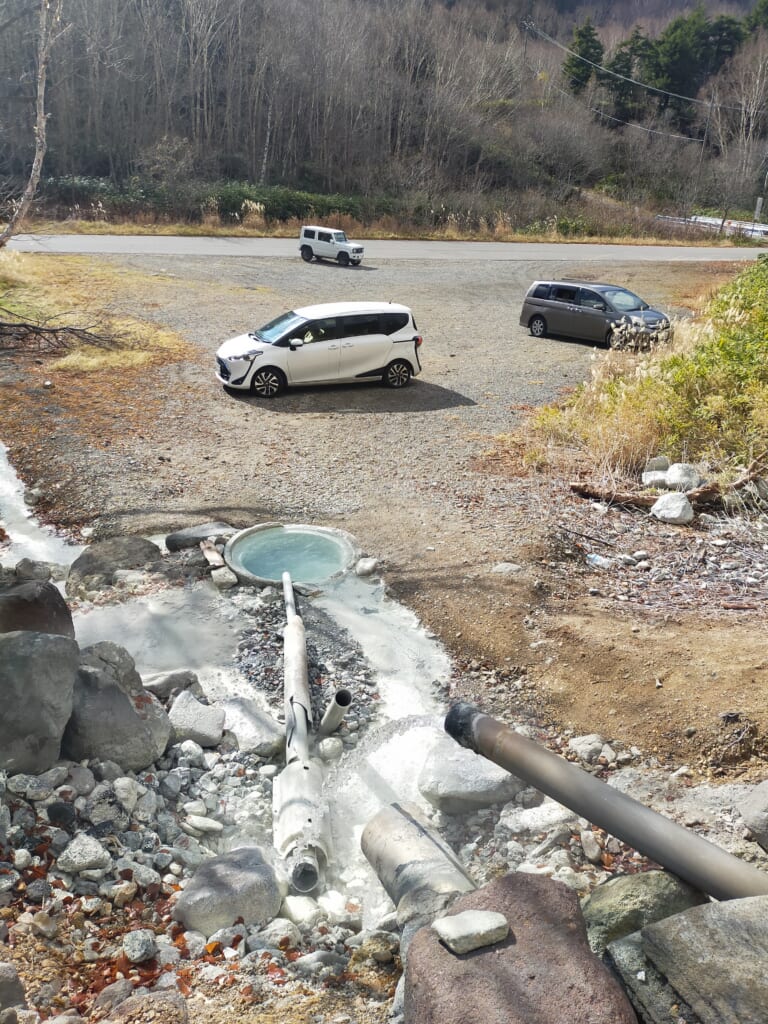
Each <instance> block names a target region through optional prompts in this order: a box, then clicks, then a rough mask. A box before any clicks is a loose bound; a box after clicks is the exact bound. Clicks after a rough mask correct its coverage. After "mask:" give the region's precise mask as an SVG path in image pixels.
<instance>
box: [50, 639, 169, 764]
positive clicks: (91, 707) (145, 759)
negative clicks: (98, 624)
mask: <svg viewBox="0 0 768 1024" xmlns="http://www.w3.org/2000/svg"><path fill="white" fill-rule="evenodd" d="M170 734H171V724H170V721H169V718H168V715H167V714H166V713H165V711H164V710H163V708H162V707H161V706H160V703H159V701H158V700H157V698H156V697H155V696H154V695H153V694H151V693H149V692H148V691H146V690H145V689H144V687H143V686H142V683H141V678H140V676H139V674H138V672H137V671H136V667H135V665H134V662H133V658H132V657H131V656H130V654H129V653H128V652H127V651H126V650H125V649H124V648H122V647H118V646H117V645H116V644H112V643H99V644H95V645H94V646H93V647H88V648H86V649H85V650H84V651H83V653H82V661H81V665H80V671H79V672H78V674H77V680H76V682H75V688H74V705H73V709H72V717H71V718H70V720H69V723H68V725H67V729H66V732H65V734H64V739H63V743H62V753H63V754H64V756H65V757H68V758H69V759H70V760H72V761H83V760H86V759H90V758H109V759H110V760H113V761H116V762H117V763H118V764H119V765H120V767H121V769H122V770H123V771H125V770H126V769H128V770H131V771H140V770H141V769H142V768H146V767H147V766H148V765H150V764H152V762H153V761H156V760H157V759H158V758H159V757H160V756H161V755H162V754H163V753H164V752H165V748H166V746H167V745H168V740H169V738H170ZM122 773H123V772H122V771H121V773H120V774H122Z"/></svg>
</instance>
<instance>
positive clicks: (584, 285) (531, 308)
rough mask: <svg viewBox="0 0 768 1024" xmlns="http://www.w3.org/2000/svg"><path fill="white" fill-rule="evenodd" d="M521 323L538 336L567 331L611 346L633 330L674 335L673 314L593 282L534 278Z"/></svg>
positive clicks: (659, 335) (611, 286) (662, 336)
mask: <svg viewBox="0 0 768 1024" xmlns="http://www.w3.org/2000/svg"><path fill="white" fill-rule="evenodd" d="M520 325H521V326H522V327H527V328H528V330H529V331H530V332H531V334H532V335H533V336H534V338H545V337H546V336H547V335H550V334H552V335H561V336H563V337H566V338H579V339H581V340H583V341H594V342H597V343H598V344H604V345H611V344H613V343H614V342H615V341H617V340H618V338H619V337H620V336H621V334H622V332H626V331H629V332H631V333H632V334H634V335H641V336H653V337H656V338H659V339H660V340H664V339H665V337H668V336H669V333H670V323H669V317H667V316H666V315H665V314H664V313H661V312H659V310H658V309H651V307H650V306H649V305H648V303H647V302H643V300H642V299H641V298H639V296H637V295H635V294H634V293H633V292H630V291H628V290H627V289H626V288H622V287H621V286H620V285H615V284H602V283H597V282H593V281H534V282H533V284H532V285H531V287H530V288H529V289H528V294H527V295H526V296H525V301H524V302H523V308H522V311H521V313H520Z"/></svg>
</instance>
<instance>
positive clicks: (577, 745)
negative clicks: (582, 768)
mask: <svg viewBox="0 0 768 1024" xmlns="http://www.w3.org/2000/svg"><path fill="white" fill-rule="evenodd" d="M604 744H605V740H604V739H603V737H602V736H599V735H598V734H597V733H595V732H593V733H589V734H588V735H587V736H573V737H572V738H571V739H570V740H568V749H569V750H570V751H572V752H573V753H574V754H575V755H576V756H577V757H578V758H579V760H580V761H585V762H586V763H587V764H594V763H595V761H596V760H597V759H598V757H600V754H601V753H602V750H603V745H604Z"/></svg>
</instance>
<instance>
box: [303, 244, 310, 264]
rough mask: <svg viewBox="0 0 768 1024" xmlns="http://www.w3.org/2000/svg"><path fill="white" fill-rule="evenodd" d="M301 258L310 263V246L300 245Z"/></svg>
mask: <svg viewBox="0 0 768 1024" xmlns="http://www.w3.org/2000/svg"><path fill="white" fill-rule="evenodd" d="M301 258H302V259H303V260H304V262H305V263H311V262H312V249H311V247H310V246H308V245H302V247H301Z"/></svg>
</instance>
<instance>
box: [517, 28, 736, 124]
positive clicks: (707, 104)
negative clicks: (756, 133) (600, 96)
mask: <svg viewBox="0 0 768 1024" xmlns="http://www.w3.org/2000/svg"><path fill="white" fill-rule="evenodd" d="M523 28H524V29H525V30H526V31H530V32H533V33H534V35H537V36H539V38H541V39H545V40H546V41H547V42H548V43H552V45H553V46H556V47H557V48H558V49H560V50H562V51H563V53H567V54H568V55H569V56H570V57H575V58H576V60H580V61H582V62H583V63H584V64H589V66H590V67H591V68H594V69H595V71H599V72H600V73H601V74H603V75H608V76H609V77H611V78H618V79H619V81H621V82H628V83H629V84H630V85H636V86H638V87H639V88H640V89H646V90H647V91H648V92H654V93H657V94H658V95H659V96H669V97H670V98H671V99H675V100H685V102H686V103H697V104H699V105H700V106H703V107H710V108H711V107H712V106H713V104H712V103H711V102H710V101H709V100H700V99H698V98H696V97H695V96H681V95H680V93H677V92H669V90H667V89H659V88H657V86H655V85H648V84H647V83H646V82H638V81H637V79H636V78H629V77H627V75H620V74H619V73H618V71H612V70H611V69H610V68H606V67H604V65H602V64H595V62H594V61H591V60H589V58H587V57H582V55H581V54H580V53H576V51H575V50H571V49H570V48H569V47H568V46H564V45H563V44H562V43H559V42H558V41H557V39H554V38H553V37H552V36H550V35H547V33H546V32H544V31H543V29H540V28H537V26H536V25H535V24H534V23H533V22H532V21H524V22H523ZM714 107H716V108H717V109H718V110H734V111H738V112H741V111H743V110H744V107H740V106H739V107H732V106H729V105H728V104H725V103H715V104H714ZM622 123H624V124H626V123H627V122H622ZM683 137H684V136H683Z"/></svg>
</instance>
